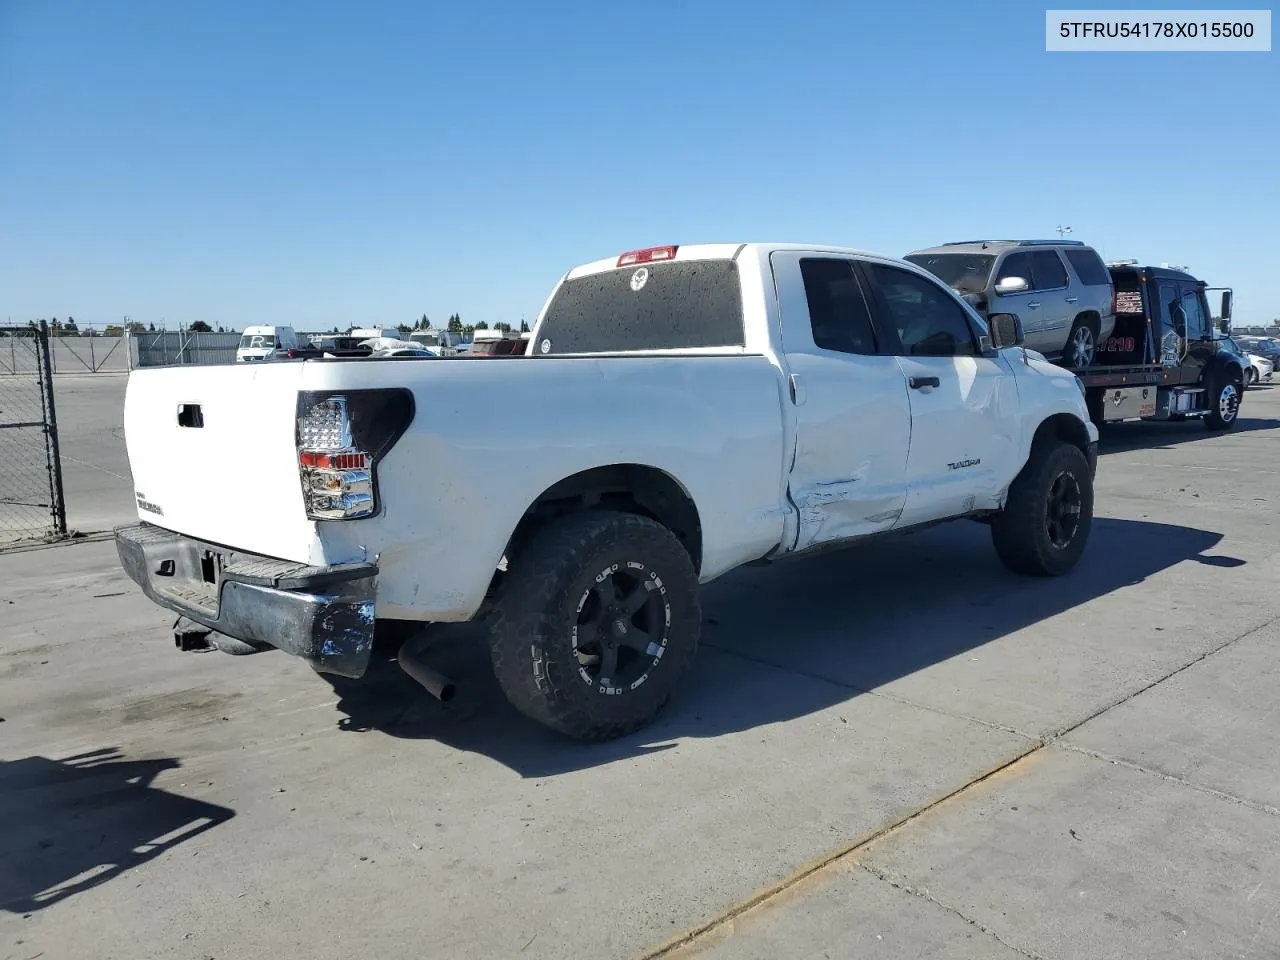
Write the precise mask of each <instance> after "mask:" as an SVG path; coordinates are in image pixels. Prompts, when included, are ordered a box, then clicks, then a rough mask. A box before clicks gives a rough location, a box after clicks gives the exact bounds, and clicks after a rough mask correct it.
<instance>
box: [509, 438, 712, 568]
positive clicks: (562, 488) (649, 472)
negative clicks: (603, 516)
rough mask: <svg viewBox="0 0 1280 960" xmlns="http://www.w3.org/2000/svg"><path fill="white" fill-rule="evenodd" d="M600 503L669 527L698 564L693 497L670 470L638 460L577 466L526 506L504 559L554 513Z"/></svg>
mask: <svg viewBox="0 0 1280 960" xmlns="http://www.w3.org/2000/svg"><path fill="white" fill-rule="evenodd" d="M596 507H604V508H608V509H610V510H620V511H623V512H626V513H636V514H639V515H640V516H645V517H648V518H649V519H651V520H654V521H656V522H658V523H660V524H662V525H663V526H664V527H666V528H667V529H668V530H670V531H671V532H672V533H673V534H674V535H675V537H676V539H678V540H679V541H680V543H681V544H682V545H683V546H684V548H685V550H687V551H688V552H689V558H690V560H691V561H692V562H693V567H694V570H699V571H700V570H701V568H702V519H701V516H700V515H699V513H698V507H697V505H696V504H695V503H694V501H693V497H692V496H691V495H690V494H689V491H688V490H687V489H685V486H684V485H683V484H682V483H681V482H680V481H679V480H677V479H676V478H675V477H673V476H672V475H671V474H670V473H668V472H667V471H665V470H662V469H660V468H658V467H654V466H650V465H648V464H642V463H613V464H606V465H603V466H598V467H592V468H590V469H587V470H581V471H579V472H578V473H575V474H573V475H571V476H568V477H565V478H564V479H562V480H558V481H556V482H555V483H553V484H552V485H551V486H549V487H547V489H545V490H543V491H542V492H541V493H540V494H538V496H537V497H535V498H534V499H533V502H532V503H530V504H529V506H528V507H527V508H526V509H525V511H524V514H523V515H522V516H521V518H520V522H519V523H518V524H517V525H516V529H515V530H514V531H513V532H512V534H511V537H510V539H509V540H508V541H507V546H506V549H505V550H504V551H503V553H504V556H507V557H508V558H509V557H511V556H512V555H513V554H514V553H516V552H517V551H519V549H520V548H521V546H522V545H523V544H525V543H527V542H528V540H529V538H530V537H531V536H532V535H533V534H534V533H536V532H537V531H538V530H539V529H541V528H542V527H543V526H545V525H546V524H547V523H549V522H550V521H552V520H554V519H556V518H557V517H561V516H564V515H565V514H568V513H576V512H578V511H581V510H590V509H593V508H596Z"/></svg>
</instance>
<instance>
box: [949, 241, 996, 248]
mask: <svg viewBox="0 0 1280 960" xmlns="http://www.w3.org/2000/svg"><path fill="white" fill-rule="evenodd" d="M1008 242H1009V241H1008V240H949V241H947V242H946V243H940V244H938V246H940V247H967V246H970V245H972V244H975V243H1008Z"/></svg>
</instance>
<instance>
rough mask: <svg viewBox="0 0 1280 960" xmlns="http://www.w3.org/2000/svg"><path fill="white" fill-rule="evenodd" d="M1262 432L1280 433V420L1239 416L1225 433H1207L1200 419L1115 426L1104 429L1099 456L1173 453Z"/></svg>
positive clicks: (1155, 421)
mask: <svg viewBox="0 0 1280 960" xmlns="http://www.w3.org/2000/svg"><path fill="white" fill-rule="evenodd" d="M1260 430H1280V420H1278V419H1275V418H1271V417H1245V416H1242V417H1240V419H1239V420H1237V421H1236V425H1235V426H1234V427H1232V428H1231V429H1230V430H1229V431H1226V432H1217V431H1214V430H1206V429H1205V426H1204V424H1203V423H1202V422H1201V421H1199V420H1182V421H1176V422H1173V423H1161V422H1160V421H1157V420H1137V421H1133V422H1126V423H1113V424H1109V425H1107V426H1106V427H1105V428H1103V430H1102V435H1101V436H1100V437H1099V439H1098V453H1099V454H1100V455H1103V456H1105V455H1106V454H1109V453H1129V452H1131V451H1134V450H1172V449H1174V448H1175V447H1181V446H1185V445H1186V444H1188V443H1193V442H1195V441H1197V440H1210V439H1213V438H1215V437H1219V438H1221V437H1230V436H1232V435H1234V434H1237V433H1255V432H1257V431H1260Z"/></svg>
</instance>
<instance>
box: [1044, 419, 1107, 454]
mask: <svg viewBox="0 0 1280 960" xmlns="http://www.w3.org/2000/svg"><path fill="white" fill-rule="evenodd" d="M1051 440H1058V441H1065V442H1066V443H1070V444H1071V445H1072V446H1075V447H1078V448H1079V449H1080V452H1081V453H1083V454H1084V455H1085V456H1086V457H1087V456H1088V455H1089V446H1090V444H1091V443H1092V442H1093V441H1092V440H1091V439H1090V437H1089V428H1088V427H1087V426H1085V423H1084V421H1083V420H1081V419H1080V418H1079V417H1077V416H1075V415H1073V414H1070V413H1055V414H1053V415H1051V416H1048V417H1046V418H1045V419H1044V420H1042V421H1040V425H1039V426H1038V427H1036V432H1035V433H1034V434H1033V435H1032V437H1031V449H1033V450H1034V449H1035V448H1036V447H1037V446H1038V445H1040V444H1043V443H1046V442H1048V441H1051Z"/></svg>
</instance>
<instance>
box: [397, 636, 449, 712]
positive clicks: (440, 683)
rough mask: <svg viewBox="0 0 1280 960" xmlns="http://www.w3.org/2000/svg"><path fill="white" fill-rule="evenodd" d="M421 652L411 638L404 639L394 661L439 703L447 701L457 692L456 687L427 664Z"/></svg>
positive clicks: (420, 648) (419, 647) (420, 647)
mask: <svg viewBox="0 0 1280 960" xmlns="http://www.w3.org/2000/svg"><path fill="white" fill-rule="evenodd" d="M422 652H423V651H422V646H421V645H419V644H416V643H414V642H413V641H412V640H409V641H406V642H405V643H404V644H403V645H402V646H401V647H400V652H399V653H398V654H397V655H396V662H397V663H399V664H400V669H401V670H403V671H404V672H405V673H407V674H408V675H409V676H411V677H413V679H414V680H417V681H418V683H420V684H421V685H422V686H423V687H424V688H425V689H426V691H427V693H429V694H431V695H432V696H433V697H435V698H436V699H437V700H439V701H440V702H441V703H448V702H449V701H450V700H452V699H453V697H454V694H456V693H457V692H458V688H457V687H456V686H455V685H454V682H453V681H452V680H450V679H449V678H448V677H446V676H445V675H444V674H442V673H440V672H438V671H436V670H433V669H431V667H429V666H427V664H426V663H425V662H424V661H423V659H422Z"/></svg>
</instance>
